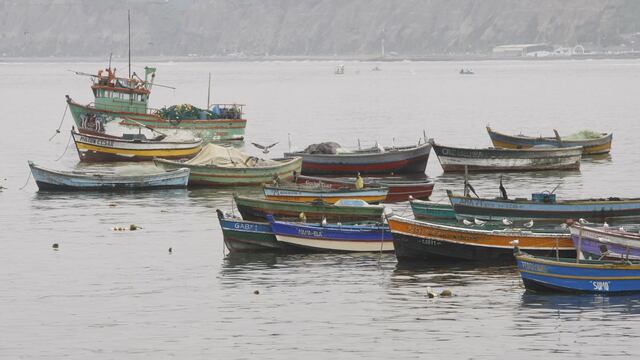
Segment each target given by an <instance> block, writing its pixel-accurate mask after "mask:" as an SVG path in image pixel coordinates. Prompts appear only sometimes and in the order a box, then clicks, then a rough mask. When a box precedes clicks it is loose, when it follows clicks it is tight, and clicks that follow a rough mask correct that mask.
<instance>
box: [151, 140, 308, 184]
mask: <svg viewBox="0 0 640 360" xmlns="http://www.w3.org/2000/svg"><path fill="white" fill-rule="evenodd" d="M154 163H155V164H156V166H159V167H162V168H165V169H175V168H181V167H186V168H188V169H190V170H191V175H190V176H189V185H201V186H214V187H222V186H258V185H262V184H265V183H270V182H273V181H274V179H276V178H277V179H279V180H290V179H293V174H294V172H298V171H300V167H301V166H302V159H301V158H299V157H298V158H286V159H259V158H257V157H255V156H249V155H247V154H245V153H243V152H241V151H239V150H237V149H235V148H232V147H225V146H219V145H215V144H207V145H206V146H204V148H203V149H202V151H200V153H198V155H196V156H195V157H194V158H193V159H190V160H187V161H171V160H166V159H154Z"/></svg>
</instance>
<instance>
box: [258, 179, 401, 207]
mask: <svg viewBox="0 0 640 360" xmlns="http://www.w3.org/2000/svg"><path fill="white" fill-rule="evenodd" d="M262 189H263V191H264V196H265V198H267V200H276V201H290V202H312V201H315V200H322V201H324V202H326V203H330V204H333V203H335V202H336V201H339V200H344V199H359V200H364V201H366V202H368V203H369V204H378V203H380V202H382V201H384V200H385V199H386V198H387V192H388V191H389V190H388V188H386V187H375V188H374V187H369V188H363V189H355V188H337V189H332V188H326V187H322V186H305V185H295V184H291V185H289V184H286V185H264V186H263V187H262Z"/></svg>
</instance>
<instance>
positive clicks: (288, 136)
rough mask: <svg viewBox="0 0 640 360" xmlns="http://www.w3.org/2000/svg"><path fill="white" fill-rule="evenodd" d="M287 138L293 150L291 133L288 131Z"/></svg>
mask: <svg viewBox="0 0 640 360" xmlns="http://www.w3.org/2000/svg"><path fill="white" fill-rule="evenodd" d="M287 138H288V141H289V152H291V133H287Z"/></svg>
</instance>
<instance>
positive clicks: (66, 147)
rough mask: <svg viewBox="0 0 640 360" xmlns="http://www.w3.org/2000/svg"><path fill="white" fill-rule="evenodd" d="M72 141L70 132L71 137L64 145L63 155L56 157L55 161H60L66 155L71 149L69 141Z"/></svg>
mask: <svg viewBox="0 0 640 360" xmlns="http://www.w3.org/2000/svg"><path fill="white" fill-rule="evenodd" d="M70 142H71V133H69V139H68V140H67V146H65V147H64V152H62V155H60V157H58V158H57V159H55V160H54V161H58V160H60V159H62V157H63V156H64V154H66V153H67V150H69V143H70Z"/></svg>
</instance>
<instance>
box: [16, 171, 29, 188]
mask: <svg viewBox="0 0 640 360" xmlns="http://www.w3.org/2000/svg"><path fill="white" fill-rule="evenodd" d="M29 180H31V171H29V176H27V181H26V182H25V183H24V185H22V187H21V188H20V189H18V190H22V189H24V188H26V187H27V184H29Z"/></svg>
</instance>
